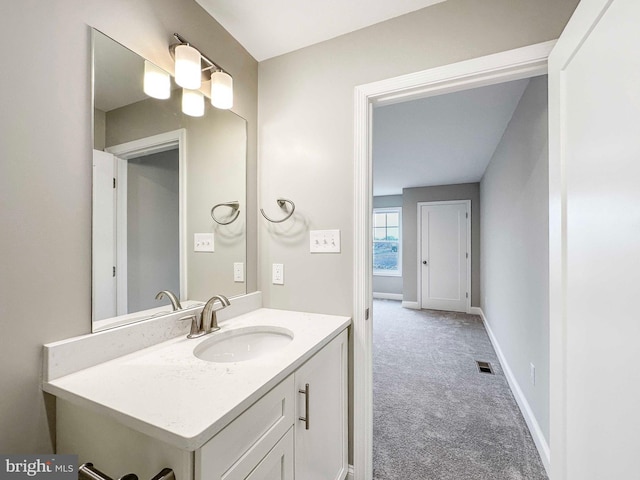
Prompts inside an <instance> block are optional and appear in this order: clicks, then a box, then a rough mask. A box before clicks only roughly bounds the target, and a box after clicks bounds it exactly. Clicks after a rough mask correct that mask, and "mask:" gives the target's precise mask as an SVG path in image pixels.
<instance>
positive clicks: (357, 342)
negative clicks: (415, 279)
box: [352, 40, 556, 480]
mask: <svg viewBox="0 0 640 480" xmlns="http://www.w3.org/2000/svg"><path fill="white" fill-rule="evenodd" d="M555 43H556V42H555V40H552V41H548V42H543V43H538V44H535V45H530V46H527V47H522V48H517V49H514V50H508V51H506V52H501V53H496V54H493V55H487V56H484V57H479V58H474V59H471V60H465V61H462V62H458V63H453V64H449V65H445V66H441V67H436V68H431V69H428V70H423V71H420V72H415V73H411V74H407V75H401V76H398V77H394V78H389V79H385V80H381V81H377V82H372V83H367V84H364V85H358V86H356V87H355V89H354V202H353V205H354V206H353V220H354V234H353V239H354V244H353V252H354V255H353V359H354V371H353V405H357V408H354V412H353V416H354V418H353V425H354V427H353V428H354V431H353V463H354V464H353V467H354V468H353V475H352V478H353V479H354V480H371V478H372V475H373V360H372V350H373V347H372V340H373V336H372V334H373V328H372V322H370V321H369V316H370V315H369V314H370V309H371V304H372V290H371V283H372V275H373V272H372V263H371V258H372V254H373V252H372V231H371V228H370V226H371V215H372V211H373V210H372V206H373V201H372V199H373V180H372V172H373V164H372V157H371V150H372V143H371V142H372V120H373V107H374V106H381V105H390V104H393V103H399V102H403V101H407V100H413V99H417V98H424V97H429V96H435V95H442V94H445V93H452V92H457V91H461V90H467V89H470V88H477V87H482V86H488V85H493V84H496V83H502V82H507V81H511V80H518V79H522V78H529V77H533V76H537V75H544V74H546V73H547V59H548V57H549V53H550V52H551V50H552V48H553V46H554V45H555Z"/></svg>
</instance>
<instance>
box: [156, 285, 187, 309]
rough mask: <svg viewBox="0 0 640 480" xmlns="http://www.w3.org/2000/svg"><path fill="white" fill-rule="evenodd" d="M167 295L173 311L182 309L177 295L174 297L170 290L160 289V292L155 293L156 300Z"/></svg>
mask: <svg viewBox="0 0 640 480" xmlns="http://www.w3.org/2000/svg"><path fill="white" fill-rule="evenodd" d="M165 295H166V296H167V298H168V299H169V300H170V301H171V306H172V307H173V311H174V312H175V311H176V310H182V305H180V300H178V297H176V296H175V295H174V294H173V293H172V292H170V291H169V290H162V291H161V292H158V294H157V295H156V300H162V298H163V297H164V296H165Z"/></svg>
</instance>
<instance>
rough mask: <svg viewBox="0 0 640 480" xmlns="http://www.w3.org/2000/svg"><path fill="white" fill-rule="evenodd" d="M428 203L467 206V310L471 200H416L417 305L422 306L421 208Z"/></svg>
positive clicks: (469, 284)
mask: <svg viewBox="0 0 640 480" xmlns="http://www.w3.org/2000/svg"><path fill="white" fill-rule="evenodd" d="M428 205H465V206H466V207H467V212H466V213H467V258H466V259H465V260H466V262H467V285H466V289H467V292H466V293H467V298H466V300H467V302H466V303H467V304H466V305H465V310H466V311H467V312H468V311H469V309H470V308H471V200H444V201H437V202H418V203H417V204H416V210H417V212H418V219H417V222H416V227H417V228H416V230H417V233H418V243H417V250H418V251H417V252H416V258H417V259H418V283H417V284H416V285H417V286H418V291H417V295H418V305H420V308H424V306H423V304H422V269H421V268H420V258H422V212H421V210H420V209H421V208H422V207H425V206H428Z"/></svg>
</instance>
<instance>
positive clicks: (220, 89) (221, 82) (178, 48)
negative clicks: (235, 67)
mask: <svg viewBox="0 0 640 480" xmlns="http://www.w3.org/2000/svg"><path fill="white" fill-rule="evenodd" d="M173 36H174V37H175V39H176V40H177V41H178V43H174V44H172V45H169V52H171V54H172V55H173V57H174V59H175V62H176V63H175V74H176V83H177V84H178V85H180V86H181V87H183V88H185V89H189V90H197V89H199V88H200V87H201V86H202V80H203V77H204V79H206V80H208V76H209V75H210V77H211V105H213V106H214V107H216V108H220V109H229V108H231V107H233V78H232V77H231V75H229V73H227V72H226V71H225V70H224V69H223V68H222V67H220V66H219V65H218V64H216V63H215V62H213V61H212V60H211V59H209V58H208V57H206V56H205V55H203V54H202V53H200V51H199V50H198V49H197V48H196V47H194V46H193V45H192V44H191V43H189V42H188V41H187V40H186V39H185V38H184V37H182V36H180V35H179V34H177V33H174V34H173ZM194 52H195V53H194ZM187 57H188V58H189V60H187ZM196 70H197V73H196ZM196 77H197V81H196ZM189 96H190V95H189V94H188V95H187V97H189ZM184 98H185V93H184V92H183V95H182V99H183V101H182V105H183V112H184V113H187V112H186V111H185V110H184V104H185V103H184V102H185V101H184ZM203 108H204V107H203ZM188 115H190V114H188Z"/></svg>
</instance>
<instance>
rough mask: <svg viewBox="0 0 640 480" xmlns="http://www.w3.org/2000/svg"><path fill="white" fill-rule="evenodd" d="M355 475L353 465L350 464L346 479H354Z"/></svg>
mask: <svg viewBox="0 0 640 480" xmlns="http://www.w3.org/2000/svg"><path fill="white" fill-rule="evenodd" d="M354 479H355V477H354V476H353V465H349V469H348V470H347V476H346V477H345V480H354Z"/></svg>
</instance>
